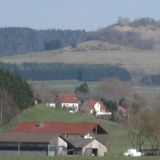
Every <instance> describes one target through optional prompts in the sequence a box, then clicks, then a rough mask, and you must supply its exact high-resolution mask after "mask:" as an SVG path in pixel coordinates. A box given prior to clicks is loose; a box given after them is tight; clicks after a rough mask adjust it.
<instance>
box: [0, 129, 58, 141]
mask: <svg viewBox="0 0 160 160" xmlns="http://www.w3.org/2000/svg"><path fill="white" fill-rule="evenodd" d="M57 139H58V134H53V133H26V132H25V133H24V132H1V133H0V142H24V143H25V142H26V143H29V142H30V143H49V142H50V141H51V140H52V142H53V141H55V142H56V141H57Z"/></svg>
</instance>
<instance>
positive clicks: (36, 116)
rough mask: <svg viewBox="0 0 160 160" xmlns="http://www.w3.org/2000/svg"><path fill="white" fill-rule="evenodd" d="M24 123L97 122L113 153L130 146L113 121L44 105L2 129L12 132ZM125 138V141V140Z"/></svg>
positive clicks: (121, 128)
mask: <svg viewBox="0 0 160 160" xmlns="http://www.w3.org/2000/svg"><path fill="white" fill-rule="evenodd" d="M24 121H36V122H42V121H43V122H49V121H55V122H97V123H99V124H100V125H102V126H103V127H104V128H105V129H106V130H107V131H108V133H109V134H108V145H109V146H110V150H111V153H114V152H116V153H119V154H121V153H122V152H123V151H125V150H126V149H127V148H128V147H129V146H130V144H129V142H128V139H127V138H126V137H127V130H126V129H125V128H124V127H122V126H120V125H118V124H116V123H113V122H111V121H106V120H100V119H96V118H95V117H94V116H92V115H88V114H85V113H69V112H66V111H63V110H60V109H50V108H47V107H46V106H43V105H38V106H35V107H33V108H29V109H27V110H25V111H24V112H22V114H21V115H19V117H17V118H16V119H15V120H13V121H12V122H11V123H10V124H9V125H6V126H4V127H3V128H1V130H3V131H7V130H12V128H14V127H15V126H16V125H17V124H19V123H21V122H24ZM124 137H125V139H124Z"/></svg>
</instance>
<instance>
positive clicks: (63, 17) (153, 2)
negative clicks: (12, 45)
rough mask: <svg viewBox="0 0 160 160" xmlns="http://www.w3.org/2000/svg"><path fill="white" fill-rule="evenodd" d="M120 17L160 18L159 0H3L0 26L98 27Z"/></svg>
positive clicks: (94, 28)
mask: <svg viewBox="0 0 160 160" xmlns="http://www.w3.org/2000/svg"><path fill="white" fill-rule="evenodd" d="M118 17H128V18H130V19H131V20H133V19H135V18H139V17H152V18H155V19H156V20H160V0H0V27H8V26H17V27H30V28H35V29H52V28H55V29H86V30H97V29H99V28H101V27H106V26H108V25H110V24H113V23H115V22H116V21H117V19H118Z"/></svg>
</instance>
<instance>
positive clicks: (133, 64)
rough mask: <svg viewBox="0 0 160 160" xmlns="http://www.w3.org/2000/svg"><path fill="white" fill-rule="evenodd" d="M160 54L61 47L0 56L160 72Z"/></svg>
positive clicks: (10, 60)
mask: <svg viewBox="0 0 160 160" xmlns="http://www.w3.org/2000/svg"><path fill="white" fill-rule="evenodd" d="M159 59H160V54H159V51H158V50H136V49H122V50H83V49H82V50H78V49H77V50H76V49H75V50H72V49H62V50H54V51H47V52H40V53H31V54H25V55H15V56H8V57H0V61H2V62H5V63H17V64H21V63H24V62H37V63H41V62H43V63H75V64H113V65H118V66H122V67H125V68H127V69H128V70H129V71H138V72H139V74H141V72H142V73H160V69H159V68H160V63H159Z"/></svg>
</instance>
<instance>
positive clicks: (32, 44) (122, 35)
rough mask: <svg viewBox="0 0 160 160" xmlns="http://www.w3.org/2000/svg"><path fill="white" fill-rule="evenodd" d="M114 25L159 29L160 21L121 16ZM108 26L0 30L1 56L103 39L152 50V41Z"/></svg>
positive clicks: (73, 45) (72, 45)
mask: <svg viewBox="0 0 160 160" xmlns="http://www.w3.org/2000/svg"><path fill="white" fill-rule="evenodd" d="M114 25H119V26H121V25H129V26H132V27H141V26H147V25H148V26H152V27H153V29H154V28H155V27H160V21H156V20H154V19H152V18H148V17H144V18H139V19H136V20H134V21H133V22H130V20H129V19H128V18H126V17H124V18H123V17H120V18H119V20H118V22H117V23H116V24H114ZM114 25H112V26H109V27H107V28H105V29H101V30H98V31H95V32H87V31H85V30H59V29H57V30H56V29H48V30H35V29H30V28H20V27H5V28H0V55H7V56H9V55H14V54H24V53H32V52H38V51H44V50H54V49H59V48H63V47H65V46H71V47H76V44H77V43H79V42H84V41H87V40H102V41H107V42H109V43H113V44H119V45H125V46H129V47H135V48H139V49H152V48H154V46H155V45H154V44H155V43H154V40H152V39H144V38H142V37H140V35H138V34H136V33H134V32H132V31H127V32H121V31H116V30H113V27H114Z"/></svg>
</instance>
